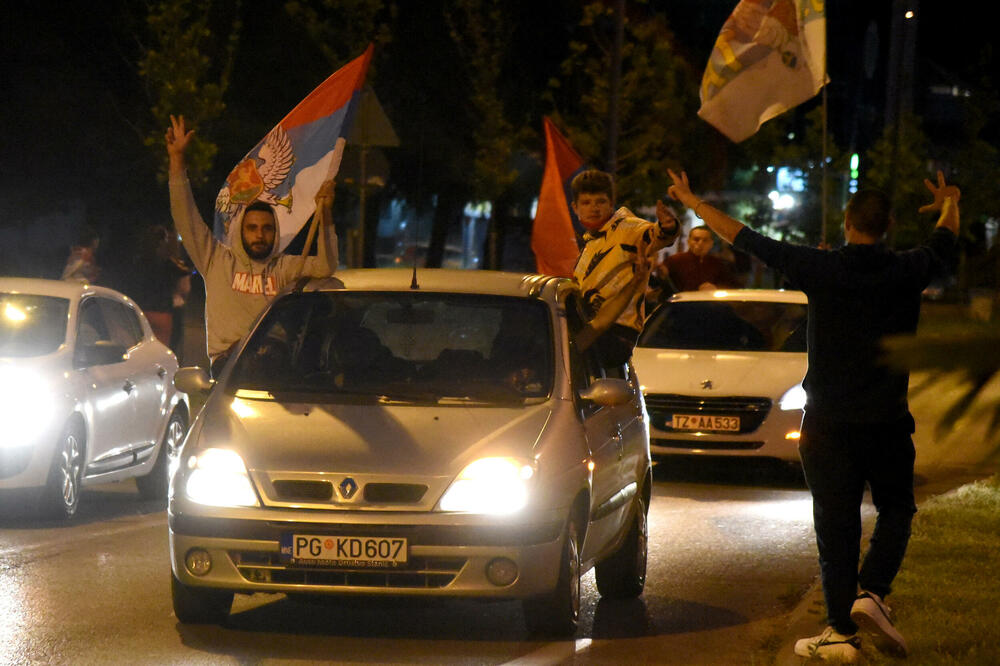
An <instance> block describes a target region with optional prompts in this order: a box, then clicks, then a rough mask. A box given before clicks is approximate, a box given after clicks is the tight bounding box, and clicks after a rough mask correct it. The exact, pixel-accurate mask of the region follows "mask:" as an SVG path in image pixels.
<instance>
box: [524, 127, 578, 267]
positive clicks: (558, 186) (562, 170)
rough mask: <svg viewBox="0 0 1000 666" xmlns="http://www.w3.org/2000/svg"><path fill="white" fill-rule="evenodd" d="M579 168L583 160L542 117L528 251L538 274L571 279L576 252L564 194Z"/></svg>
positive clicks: (565, 194)
mask: <svg viewBox="0 0 1000 666" xmlns="http://www.w3.org/2000/svg"><path fill="white" fill-rule="evenodd" d="M582 168H583V160H582V159H581V158H580V156H579V155H578V154H577V152H576V151H575V150H573V146H571V145H570V144H569V141H567V140H566V137H564V136H563V135H562V134H561V133H560V132H559V130H558V129H557V128H556V126H555V124H554V123H553V122H552V121H551V120H549V118H548V117H546V118H545V172H544V173H543V174H542V189H541V192H539V194H538V206H537V208H536V210H535V222H534V224H533V226H532V228H531V249H532V250H533V251H534V253H535V264H536V266H537V269H538V272H539V273H542V274H545V275H557V276H560V277H573V267H574V266H575V265H576V259H577V257H578V256H579V254H580V248H579V246H578V245H577V243H576V231H575V230H574V228H573V218H572V217H571V214H570V207H569V197H568V196H567V190H568V188H569V183H570V181H571V180H572V179H573V176H575V175H576V174H577V173H578V172H579V171H580V170H581V169H582Z"/></svg>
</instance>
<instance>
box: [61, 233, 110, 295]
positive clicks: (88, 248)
mask: <svg viewBox="0 0 1000 666" xmlns="http://www.w3.org/2000/svg"><path fill="white" fill-rule="evenodd" d="M100 243H101V239H100V237H99V236H98V235H97V231H95V230H94V228H93V227H91V226H89V225H84V226H83V227H82V228H81V229H80V231H79V233H77V236H76V240H74V241H73V244H72V245H71V246H70V249H69V257H68V258H67V259H66V266H65V267H64V268H63V272H62V277H61V278H60V279H61V280H75V281H77V282H89V283H94V282H97V279H98V277H100V275H101V268H100V266H98V265H97V248H98V246H99V245H100Z"/></svg>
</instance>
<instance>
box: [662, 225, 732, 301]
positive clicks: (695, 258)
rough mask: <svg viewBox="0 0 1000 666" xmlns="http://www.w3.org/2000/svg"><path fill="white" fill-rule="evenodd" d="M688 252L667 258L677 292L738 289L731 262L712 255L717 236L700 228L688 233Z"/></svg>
mask: <svg viewBox="0 0 1000 666" xmlns="http://www.w3.org/2000/svg"><path fill="white" fill-rule="evenodd" d="M687 245H688V249H687V250H685V251H684V252H678V253H676V254H672V255H670V256H669V257H667V270H668V271H670V279H671V280H673V283H674V285H675V286H676V287H677V290H678V291H697V290H699V289H718V288H720V287H736V286H738V284H737V282H736V279H735V278H734V277H733V271H732V269H731V267H730V265H729V262H728V261H726V260H725V259H723V258H722V257H719V256H716V255H714V254H712V253H711V252H712V246H714V245H715V236H714V235H713V234H712V230H711V229H709V228H708V227H706V226H704V225H701V226H698V227H694V228H692V229H691V231H689V232H688V240H687Z"/></svg>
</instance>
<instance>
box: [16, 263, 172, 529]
mask: <svg viewBox="0 0 1000 666" xmlns="http://www.w3.org/2000/svg"><path fill="white" fill-rule="evenodd" d="M176 370H177V358H176V357H175V356H174V354H173V352H171V351H170V350H169V349H168V348H167V347H166V346H164V345H163V344H161V343H160V342H159V341H158V340H157V339H156V337H155V336H154V335H153V331H152V329H151V328H150V326H149V322H147V321H146V317H145V316H144V315H143V313H142V311H141V310H140V309H139V307H138V306H137V305H136V304H135V303H133V302H132V301H131V300H130V299H129V298H128V297H126V296H125V295H123V294H120V293H118V292H117V291H113V290H111V289H106V288H102V287H97V286H93V285H87V284H82V283H78V282H69V281H61V280H39V279H29V278H0V413H2V418H0V421H2V422H3V424H4V433H3V435H2V436H0V437H2V438H0V501H3V502H4V503H5V504H7V503H8V502H11V503H16V504H17V507H16V508H29V509H30V508H36V507H37V508H39V509H41V510H42V512H43V513H46V514H49V515H54V516H56V517H62V518H69V517H72V516H73V515H74V514H75V513H76V511H77V507H78V506H79V502H80V489H81V488H82V487H85V486H89V485H94V484H99V483H106V482H110V481H121V480H124V479H129V478H132V477H135V479H136V484H137V485H138V488H139V492H140V493H141V494H142V496H143V497H146V498H159V497H166V494H167V487H168V482H169V466H170V465H169V458H170V455H171V452H176V450H177V449H179V447H180V444H181V441H182V439H183V437H184V434H185V433H186V431H187V423H188V402H187V396H185V395H184V394H182V393H179V392H178V391H177V390H176V389H174V386H173V378H174V372H176ZM8 506H10V505H9V504H8Z"/></svg>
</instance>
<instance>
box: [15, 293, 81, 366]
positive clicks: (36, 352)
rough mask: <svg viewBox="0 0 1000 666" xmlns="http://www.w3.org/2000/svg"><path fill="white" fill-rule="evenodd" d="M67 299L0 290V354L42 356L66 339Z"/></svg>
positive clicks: (56, 347) (52, 350)
mask: <svg viewBox="0 0 1000 666" xmlns="http://www.w3.org/2000/svg"><path fill="white" fill-rule="evenodd" d="M68 311H69V301H68V300H66V299H65V298H55V297H52V296H34V295H29V294H6V293H0V356H6V357H25V356H42V355H44V354H49V353H51V352H54V351H55V350H56V349H58V348H59V345H61V344H62V343H63V342H64V341H65V340H66V313H67V312H68Z"/></svg>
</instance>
